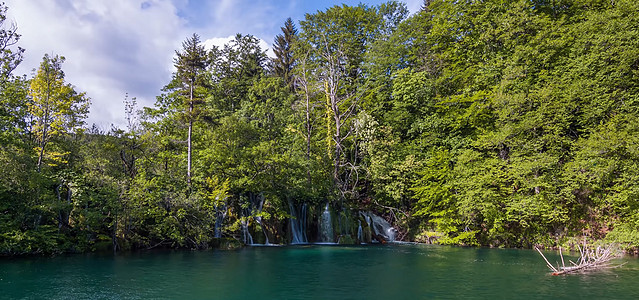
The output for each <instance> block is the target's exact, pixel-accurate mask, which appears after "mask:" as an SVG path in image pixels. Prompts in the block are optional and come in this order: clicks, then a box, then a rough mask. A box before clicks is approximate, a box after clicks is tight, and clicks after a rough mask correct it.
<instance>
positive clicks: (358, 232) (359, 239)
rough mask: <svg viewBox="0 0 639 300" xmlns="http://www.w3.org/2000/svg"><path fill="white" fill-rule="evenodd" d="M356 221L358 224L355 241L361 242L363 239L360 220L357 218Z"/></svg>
mask: <svg viewBox="0 0 639 300" xmlns="http://www.w3.org/2000/svg"><path fill="white" fill-rule="evenodd" d="M357 223H358V224H359V226H358V227H357V242H358V243H361V242H362V240H363V236H362V221H360V220H358V221H357Z"/></svg>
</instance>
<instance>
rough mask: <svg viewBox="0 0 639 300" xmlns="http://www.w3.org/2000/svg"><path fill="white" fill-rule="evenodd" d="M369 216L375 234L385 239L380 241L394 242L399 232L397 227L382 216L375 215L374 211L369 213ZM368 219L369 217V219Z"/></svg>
mask: <svg viewBox="0 0 639 300" xmlns="http://www.w3.org/2000/svg"><path fill="white" fill-rule="evenodd" d="M368 216H369V218H370V221H371V223H370V224H371V227H372V229H373V233H375V235H376V236H377V237H379V238H381V239H383V240H384V241H380V242H394V241H395V235H396V233H397V230H396V229H395V228H393V227H392V226H391V225H390V223H388V222H387V221H386V220H384V219H383V218H382V217H380V216H378V215H375V214H373V213H370V212H369V213H368ZM367 221H368V219H367Z"/></svg>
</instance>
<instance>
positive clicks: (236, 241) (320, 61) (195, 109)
mask: <svg viewBox="0 0 639 300" xmlns="http://www.w3.org/2000/svg"><path fill="white" fill-rule="evenodd" d="M7 9H10V8H8V7H6V6H5V5H2V7H0V23H1V25H2V29H1V30H0V60H1V64H0V101H1V102H2V105H0V166H2V169H3V171H2V175H0V212H1V213H0V255H3V256H13V255H25V254H56V253H67V252H88V251H101V250H105V251H123V250H130V249H151V248H156V247H159V248H186V249H208V248H215V247H234V245H241V244H244V243H249V242H248V241H247V239H246V237H247V234H248V233H252V236H253V237H255V242H256V243H276V244H287V243H290V242H291V241H292V240H293V239H294V238H295V237H293V233H292V231H294V230H293V227H295V226H303V227H305V228H308V229H307V231H308V240H309V241H310V240H315V239H317V238H319V235H321V233H320V232H319V231H320V230H319V229H318V226H319V224H318V218H319V217H320V215H322V214H323V213H327V212H328V213H330V214H332V215H333V223H334V224H335V225H334V231H333V232H332V233H331V234H332V235H333V236H332V237H329V238H330V239H332V240H334V241H339V242H340V243H359V242H361V241H360V238H359V237H358V235H357V234H356V232H357V228H358V224H359V225H360V226H361V224H362V219H363V217H362V216H363V215H365V214H364V213H362V212H374V213H375V214H376V215H379V216H382V217H383V218H384V219H385V220H386V221H388V222H390V223H391V224H392V225H393V226H394V227H395V228H396V229H397V231H398V232H397V239H398V240H403V241H415V242H429V243H438V244H451V245H466V246H490V247H517V248H532V247H535V246H537V247H557V246H569V245H571V244H572V243H575V241H577V243H578V241H581V240H582V239H583V238H584V237H587V238H588V239H589V240H591V241H598V240H604V241H609V242H615V243H620V244H621V245H622V246H623V247H624V248H625V249H626V250H629V251H634V250H636V249H638V247H639V201H638V200H639V3H638V2H636V1H633V0H615V1H612V0H552V1H548V0H513V1H497V0H468V1H451V0H426V1H424V4H423V6H422V8H421V10H420V11H419V12H417V13H414V14H410V13H409V11H408V9H407V7H406V5H405V4H403V3H400V2H396V1H389V2H387V3H384V4H381V5H378V6H370V5H366V4H359V5H357V6H349V5H337V6H333V7H330V8H328V9H326V10H324V11H317V12H314V13H307V14H306V15H305V18H304V19H303V20H301V21H300V22H299V23H297V24H296V23H294V22H293V21H292V20H291V19H288V20H282V27H281V30H282V31H281V34H279V35H278V36H277V37H276V38H275V40H274V42H273V50H274V54H275V55H274V57H268V56H267V55H266V49H261V48H260V46H259V42H258V39H257V38H256V37H254V36H252V35H250V34H237V35H236V36H235V39H234V40H232V41H231V42H230V43H228V44H227V45H225V46H224V47H213V48H211V49H206V48H205V47H204V45H203V43H202V41H201V40H200V37H199V36H198V35H197V34H193V35H192V36H190V37H186V39H185V40H184V42H183V43H182V48H181V49H176V52H175V56H174V61H173V63H174V66H175V72H174V73H173V77H172V79H171V81H170V82H167V83H166V85H165V87H164V88H163V89H162V90H161V91H158V96H157V100H156V103H155V105H154V106H153V107H138V105H137V103H136V99H135V97H130V96H129V95H123V99H115V100H114V101H120V102H122V103H123V105H122V109H123V110H124V111H125V113H126V123H127V124H128V126H126V128H116V127H113V128H112V129H110V130H104V129H100V128H98V127H97V126H95V125H94V126H89V125H88V124H86V118H87V114H88V112H89V109H90V101H91V100H90V98H89V96H88V95H87V94H86V93H85V92H82V91H78V90H77V88H76V87H75V86H74V85H73V84H72V83H69V82H66V81H65V76H64V71H63V64H64V61H65V58H64V56H62V55H63V54H51V55H48V54H47V55H44V57H43V59H42V62H41V64H40V65H39V66H34V67H36V69H37V72H36V73H35V74H34V75H33V76H32V77H27V76H26V75H18V74H14V73H15V72H14V70H15V68H16V67H17V66H18V65H19V64H20V63H21V60H22V55H23V52H24V49H22V48H21V47H20V43H19V38H20V34H19V32H17V29H16V27H15V26H11V24H8V22H7V20H6V12H7ZM301 223H303V224H301ZM258 235H259V236H260V237H261V238H258V237H257V236H258Z"/></svg>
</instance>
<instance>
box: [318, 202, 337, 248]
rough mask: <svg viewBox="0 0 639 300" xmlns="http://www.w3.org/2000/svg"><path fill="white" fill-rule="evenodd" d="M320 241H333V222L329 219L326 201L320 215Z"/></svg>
mask: <svg viewBox="0 0 639 300" xmlns="http://www.w3.org/2000/svg"><path fill="white" fill-rule="evenodd" d="M320 241H321V242H324V243H333V242H334V241H333V223H332V220H331V212H330V210H328V203H326V207H325V208H324V212H322V216H321V217H320Z"/></svg>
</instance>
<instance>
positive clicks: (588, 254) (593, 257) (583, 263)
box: [535, 241, 621, 275]
mask: <svg viewBox="0 0 639 300" xmlns="http://www.w3.org/2000/svg"><path fill="white" fill-rule="evenodd" d="M577 248H579V253H580V254H581V256H580V257H579V259H578V260H577V262H576V263H575V262H573V261H571V260H569V262H570V263H571V264H572V265H570V266H566V265H565V263H564V255H563V253H562V252H561V247H560V248H559V256H560V257H561V266H559V264H558V265H557V267H555V266H553V265H552V264H551V263H550V262H549V261H548V259H546V256H544V254H543V253H541V250H539V249H538V248H537V247H535V250H537V252H539V254H540V255H541V257H542V258H543V259H544V261H546V264H547V265H548V268H550V270H551V271H552V275H565V274H570V273H578V272H585V271H590V270H598V269H609V268H616V267H619V266H621V265H612V264H611V263H610V261H611V260H612V259H614V258H616V257H618V256H619V251H618V248H617V247H615V246H612V245H610V246H608V247H597V249H588V248H587V247H586V242H585V241H584V245H583V248H582V247H579V246H577Z"/></svg>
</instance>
